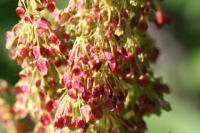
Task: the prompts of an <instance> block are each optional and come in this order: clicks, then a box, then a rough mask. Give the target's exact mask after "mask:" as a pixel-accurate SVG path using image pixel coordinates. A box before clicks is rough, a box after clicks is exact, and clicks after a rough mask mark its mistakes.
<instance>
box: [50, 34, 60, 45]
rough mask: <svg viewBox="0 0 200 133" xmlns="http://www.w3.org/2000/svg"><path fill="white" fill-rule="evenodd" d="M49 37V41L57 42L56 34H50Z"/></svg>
mask: <svg viewBox="0 0 200 133" xmlns="http://www.w3.org/2000/svg"><path fill="white" fill-rule="evenodd" d="M49 39H50V41H51V43H54V44H58V36H57V35H56V34H51V35H50V38H49Z"/></svg>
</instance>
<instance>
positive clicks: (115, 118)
mask: <svg viewBox="0 0 200 133" xmlns="http://www.w3.org/2000/svg"><path fill="white" fill-rule="evenodd" d="M157 5H158V3H156V2H154V1H153V0H118V1H115V0H70V1H69V2H68V5H66V8H64V9H62V10H59V9H57V7H56V1H55V0H19V6H18V7H17V9H16V12H17V14H18V16H19V17H20V18H21V20H20V21H19V23H18V24H16V25H15V26H14V27H13V29H12V30H11V31H9V32H7V34H6V40H7V43H6V48H8V49H10V56H11V58H12V59H13V60H15V61H16V63H17V64H19V65H20V66H21V68H22V70H21V72H20V73H19V76H20V79H19V81H18V83H16V85H15V86H14V87H9V86H8V85H7V84H6V83H5V82H4V81H2V82H1V86H0V88H1V90H0V92H1V95H2V102H0V104H1V105H2V108H4V109H3V111H2V113H6V114H8V117H5V118H4V117H3V118H2V119H3V121H4V123H5V125H6V126H13V127H15V128H16V130H17V131H20V133H21V132H28V131H33V132H34V133H45V132H47V133H49V132H52V133H53V132H61V133H62V132H63V133H66V132H67V133H68V132H75V133H77V132H87V133H106V132H108V133H144V132H145V130H146V124H145V122H144V120H143V118H144V116H147V115H150V114H153V113H155V114H160V112H161V109H165V110H169V109H170V106H169V104H168V103H167V102H166V101H165V100H164V98H163V95H164V93H169V89H168V87H167V85H165V84H163V83H162V81H161V79H160V78H157V77H155V76H154V74H153V71H152V69H151V67H150V64H151V63H153V62H155V61H156V59H157V57H158V55H159V50H158V49H157V48H156V47H155V46H154V44H153V41H152V39H151V38H150V37H149V36H148V34H147V30H148V23H149V22H154V23H155V24H156V25H157V26H158V27H162V26H163V25H164V24H167V23H169V19H168V17H167V16H166V15H165V14H164V13H163V11H161V10H160V8H159V7H158V6H157ZM8 96H12V97H14V96H15V99H14V100H13V101H11V102H8V98H7V97H8ZM5 109H6V111H4V110H5ZM8 110H9V111H8ZM0 113H1V112H0ZM21 121H25V122H24V123H22V122H21ZM26 124H29V125H30V126H29V128H28V129H26V128H23V127H24V126H27V125H26ZM13 130H14V129H13ZM23 130H24V131H23Z"/></svg>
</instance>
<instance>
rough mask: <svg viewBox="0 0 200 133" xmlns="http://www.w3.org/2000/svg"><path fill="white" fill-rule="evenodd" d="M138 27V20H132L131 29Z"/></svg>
mask: <svg viewBox="0 0 200 133" xmlns="http://www.w3.org/2000/svg"><path fill="white" fill-rule="evenodd" d="M137 25H138V22H137V21H136V18H134V17H133V18H132V19H131V22H130V27H131V28H135V27H136V26H137Z"/></svg>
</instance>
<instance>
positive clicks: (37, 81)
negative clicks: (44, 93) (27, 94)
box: [35, 79, 41, 87]
mask: <svg viewBox="0 0 200 133" xmlns="http://www.w3.org/2000/svg"><path fill="white" fill-rule="evenodd" d="M35 85H36V86H37V87H40V85H41V80H39V79H38V80H36V82H35Z"/></svg>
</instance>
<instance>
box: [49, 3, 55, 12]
mask: <svg viewBox="0 0 200 133" xmlns="http://www.w3.org/2000/svg"><path fill="white" fill-rule="evenodd" d="M47 10H48V11H49V12H53V11H54V10H55V4H54V3H48V4H47Z"/></svg>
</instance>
